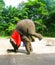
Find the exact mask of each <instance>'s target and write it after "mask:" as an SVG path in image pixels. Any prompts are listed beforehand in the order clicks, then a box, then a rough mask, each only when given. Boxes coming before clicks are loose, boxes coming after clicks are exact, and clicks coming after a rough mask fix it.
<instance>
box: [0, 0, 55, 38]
mask: <svg viewBox="0 0 55 65" xmlns="http://www.w3.org/2000/svg"><path fill="white" fill-rule="evenodd" d="M1 2H2V3H3V4H0V5H1V6H2V7H0V36H6V35H8V36H9V35H11V33H12V31H13V30H14V29H15V27H16V23H17V22H18V21H19V20H21V19H32V20H33V21H34V23H35V25H36V32H39V33H41V34H42V35H44V36H52V37H55V2H54V1H52V0H28V2H21V3H20V4H19V5H18V6H17V8H15V7H12V6H9V7H6V8H5V7H4V5H5V4H4V2H3V0H1V1H0V3H1ZM53 2H54V3H53Z"/></svg>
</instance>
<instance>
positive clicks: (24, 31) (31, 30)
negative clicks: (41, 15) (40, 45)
mask: <svg viewBox="0 0 55 65" xmlns="http://www.w3.org/2000/svg"><path fill="white" fill-rule="evenodd" d="M16 30H17V31H18V32H19V33H20V35H21V38H22V40H23V43H24V45H25V48H26V50H27V54H30V51H32V46H31V41H34V40H35V39H34V37H37V38H38V39H39V40H41V39H42V35H41V34H39V33H36V32H35V24H34V22H33V21H32V20H30V19H23V20H21V21H19V22H18V23H17V25H16Z"/></svg>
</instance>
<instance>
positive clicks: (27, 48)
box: [22, 36, 31, 54]
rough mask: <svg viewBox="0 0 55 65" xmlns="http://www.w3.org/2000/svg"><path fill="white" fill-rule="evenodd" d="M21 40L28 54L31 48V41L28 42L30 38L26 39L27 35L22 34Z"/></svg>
mask: <svg viewBox="0 0 55 65" xmlns="http://www.w3.org/2000/svg"><path fill="white" fill-rule="evenodd" d="M22 40H23V43H24V45H25V48H26V51H27V54H30V49H31V42H30V40H29V39H28V37H27V36H23V37H22Z"/></svg>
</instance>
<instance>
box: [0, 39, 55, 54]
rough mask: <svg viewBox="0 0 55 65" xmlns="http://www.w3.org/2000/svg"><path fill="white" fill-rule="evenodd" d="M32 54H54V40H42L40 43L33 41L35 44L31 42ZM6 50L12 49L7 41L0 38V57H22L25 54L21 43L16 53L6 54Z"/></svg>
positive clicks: (36, 40)
mask: <svg viewBox="0 0 55 65" xmlns="http://www.w3.org/2000/svg"><path fill="white" fill-rule="evenodd" d="M32 47H33V52H32V53H35V54H48V53H55V38H43V39H42V40H41V41H39V40H38V39H35V42H32ZM7 49H13V47H12V46H11V44H10V42H9V39H4V38H3V39H1V38H0V55H10V54H11V55H18V54H20V55H22V54H25V53H26V50H25V47H23V43H22V42H21V46H20V48H19V50H18V53H13V52H12V53H8V52H7Z"/></svg>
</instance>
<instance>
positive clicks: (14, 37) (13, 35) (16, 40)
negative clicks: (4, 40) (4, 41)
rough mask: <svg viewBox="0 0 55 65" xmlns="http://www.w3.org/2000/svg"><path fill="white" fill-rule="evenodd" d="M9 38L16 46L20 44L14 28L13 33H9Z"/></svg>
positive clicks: (18, 35) (19, 38)
mask: <svg viewBox="0 0 55 65" xmlns="http://www.w3.org/2000/svg"><path fill="white" fill-rule="evenodd" d="M11 39H12V41H13V42H14V43H15V44H16V45H17V46H19V45H20V44H21V37H20V34H19V33H18V32H17V31H16V30H14V31H13V33H12V35H11Z"/></svg>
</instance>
